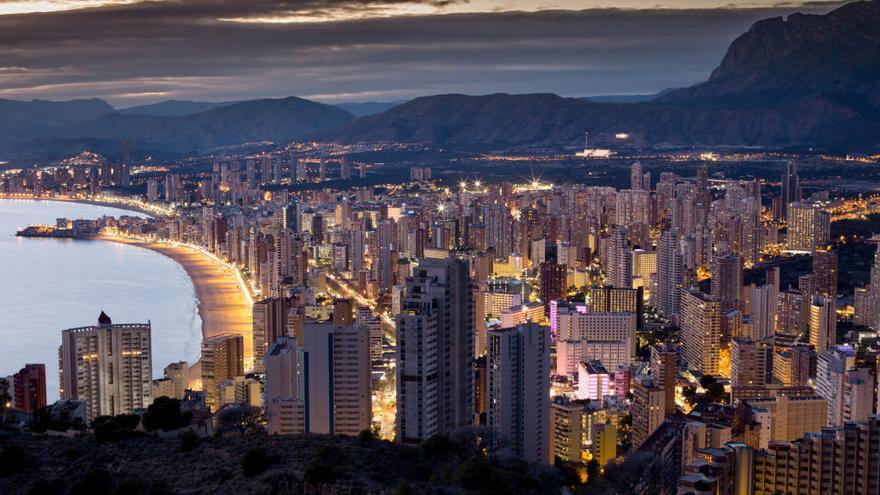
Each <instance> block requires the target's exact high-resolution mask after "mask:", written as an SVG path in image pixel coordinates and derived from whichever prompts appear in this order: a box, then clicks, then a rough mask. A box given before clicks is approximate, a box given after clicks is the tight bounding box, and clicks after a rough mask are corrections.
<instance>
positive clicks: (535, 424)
mask: <svg viewBox="0 0 880 495" xmlns="http://www.w3.org/2000/svg"><path fill="white" fill-rule="evenodd" d="M488 341H489V351H488V387H487V389H488V393H489V410H488V416H487V418H488V419H487V424H488V426H489V428H491V429H492V430H493V431H494V432H495V433H496V434H497V435H498V437H497V438H496V445H495V446H494V448H493V451H494V454H495V455H497V456H499V457H501V458H508V459H510V458H512V459H520V460H524V461H526V462H528V463H541V464H549V463H550V462H551V457H550V331H549V328H548V327H544V326H541V325H538V324H537V323H526V324H523V325H519V326H517V327H516V328H507V329H498V330H492V331H490V332H489V336H488Z"/></svg>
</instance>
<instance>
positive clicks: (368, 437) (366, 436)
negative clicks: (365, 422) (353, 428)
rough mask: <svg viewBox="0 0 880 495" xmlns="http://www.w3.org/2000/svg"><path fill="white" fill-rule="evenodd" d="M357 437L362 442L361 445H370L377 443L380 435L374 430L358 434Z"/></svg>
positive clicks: (370, 429)
mask: <svg viewBox="0 0 880 495" xmlns="http://www.w3.org/2000/svg"><path fill="white" fill-rule="evenodd" d="M357 437H358V440H360V441H361V443H370V442H375V441H378V440H379V434H378V433H377V432H376V431H374V430H373V429H372V428H368V429H366V430H362V431H361V432H360V433H358V436H357Z"/></svg>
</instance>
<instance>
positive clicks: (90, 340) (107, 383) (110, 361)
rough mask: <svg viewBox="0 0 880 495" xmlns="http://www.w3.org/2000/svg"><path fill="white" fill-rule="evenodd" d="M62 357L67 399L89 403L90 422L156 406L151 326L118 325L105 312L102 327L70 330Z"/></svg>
mask: <svg viewBox="0 0 880 495" xmlns="http://www.w3.org/2000/svg"><path fill="white" fill-rule="evenodd" d="M58 354H59V363H60V373H61V377H60V378H61V380H60V383H61V398H62V399H74V400H81V401H84V402H85V404H86V417H87V420H88V421H89V422H90V421H92V420H93V419H95V418H96V417H97V416H103V415H110V416H115V415H117V414H128V413H131V412H132V411H134V410H135V409H141V408H145V407H147V406H149V405H150V404H151V403H152V402H153V398H152V367H153V361H152V349H151V345H150V323H149V322H147V323H133V324H121V325H119V324H117V325H114V324H113V322H112V321H111V320H110V317H109V316H107V315H106V314H105V313H104V312H103V311H102V312H101V315H100V316H99V317H98V324H97V325H96V326H90V327H80V328H71V329H68V330H64V331H63V332H62V334H61V347H60V348H59V349H58Z"/></svg>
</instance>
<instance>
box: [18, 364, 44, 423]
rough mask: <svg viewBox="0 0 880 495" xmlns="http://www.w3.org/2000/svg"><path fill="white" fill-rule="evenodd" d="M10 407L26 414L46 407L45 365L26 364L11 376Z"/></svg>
mask: <svg viewBox="0 0 880 495" xmlns="http://www.w3.org/2000/svg"><path fill="white" fill-rule="evenodd" d="M12 386H13V393H12V394H11V395H12V405H13V407H14V408H15V409H17V410H19V411H23V412H26V413H31V414H33V413H35V412H37V411H38V410H39V409H40V408H42V407H45V406H46V365H45V364H26V365H24V368H22V369H20V370H19V371H18V373H16V374H14V375H12Z"/></svg>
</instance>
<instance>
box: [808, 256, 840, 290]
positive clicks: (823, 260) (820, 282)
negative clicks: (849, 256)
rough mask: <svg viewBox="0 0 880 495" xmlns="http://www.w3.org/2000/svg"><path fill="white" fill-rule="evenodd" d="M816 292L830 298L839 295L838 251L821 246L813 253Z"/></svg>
mask: <svg viewBox="0 0 880 495" xmlns="http://www.w3.org/2000/svg"><path fill="white" fill-rule="evenodd" d="M813 277H815V282H816V286H815V289H816V292H817V293H819V294H821V295H823V296H826V297H828V298H830V299H832V300H833V299H835V298H836V297H837V251H835V250H833V249H830V248H820V249H817V250H816V252H815V253H813Z"/></svg>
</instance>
